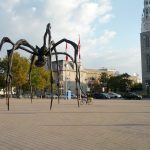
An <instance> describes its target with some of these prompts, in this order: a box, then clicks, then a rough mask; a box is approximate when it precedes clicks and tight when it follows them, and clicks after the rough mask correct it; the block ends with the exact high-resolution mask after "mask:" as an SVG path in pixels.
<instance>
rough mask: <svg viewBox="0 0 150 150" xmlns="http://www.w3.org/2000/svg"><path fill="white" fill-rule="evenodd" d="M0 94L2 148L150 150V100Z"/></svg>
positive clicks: (0, 137)
mask: <svg viewBox="0 0 150 150" xmlns="http://www.w3.org/2000/svg"><path fill="white" fill-rule="evenodd" d="M49 104H50V100H44V99H43V100H42V99H34V100H33V104H31V103H30V100H29V99H21V100H16V99H10V111H9V112H8V111H7V106H6V104H5V99H0V150H150V100H138V101H132V100H130V101H128V100H105V101H104V100H97V101H96V100H95V101H94V102H93V104H90V105H81V106H80V108H78V107H77V102H76V101H75V100H71V101H65V100H61V101H60V104H58V102H57V100H54V104H53V108H52V110H51V111H50V110H49Z"/></svg>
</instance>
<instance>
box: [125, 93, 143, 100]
mask: <svg viewBox="0 0 150 150" xmlns="http://www.w3.org/2000/svg"><path fill="white" fill-rule="evenodd" d="M123 98H125V99H137V100H140V99H142V96H141V95H138V94H137V93H133V92H128V93H125V94H124V96H123Z"/></svg>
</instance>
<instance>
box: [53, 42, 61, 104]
mask: <svg viewBox="0 0 150 150" xmlns="http://www.w3.org/2000/svg"><path fill="white" fill-rule="evenodd" d="M52 42H53V43H52V45H54V44H55V43H54V41H52ZM54 53H55V58H56V64H57V94H58V104H59V97H60V90H59V89H60V79H59V78H60V72H59V62H58V55H57V50H56V48H54Z"/></svg>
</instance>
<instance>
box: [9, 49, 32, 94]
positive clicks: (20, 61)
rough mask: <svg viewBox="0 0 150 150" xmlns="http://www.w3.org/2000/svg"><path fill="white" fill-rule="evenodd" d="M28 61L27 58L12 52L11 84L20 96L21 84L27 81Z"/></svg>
mask: <svg viewBox="0 0 150 150" xmlns="http://www.w3.org/2000/svg"><path fill="white" fill-rule="evenodd" d="M28 70H29V62H28V60H27V58H25V57H21V56H20V54H19V53H16V52H15V53H14V55H13V62H12V71H11V72H12V86H14V87H16V92H17V96H18V97H19V96H20V91H21V89H22V86H23V85H24V84H26V83H27V82H28V80H27V77H28Z"/></svg>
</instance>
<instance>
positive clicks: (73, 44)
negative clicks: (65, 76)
mask: <svg viewBox="0 0 150 150" xmlns="http://www.w3.org/2000/svg"><path fill="white" fill-rule="evenodd" d="M63 42H66V43H69V44H70V45H72V46H73V48H74V64H75V66H76V95H77V101H78V107H79V106H80V103H79V93H78V80H77V78H78V64H77V54H78V45H77V44H76V43H74V42H72V41H70V40H67V39H61V40H60V41H58V42H57V43H55V44H54V45H53V47H52V48H51V51H53V50H54V48H55V47H57V46H58V45H59V44H61V43H63ZM64 54H65V55H66V53H64Z"/></svg>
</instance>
